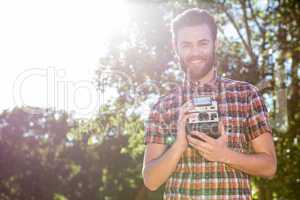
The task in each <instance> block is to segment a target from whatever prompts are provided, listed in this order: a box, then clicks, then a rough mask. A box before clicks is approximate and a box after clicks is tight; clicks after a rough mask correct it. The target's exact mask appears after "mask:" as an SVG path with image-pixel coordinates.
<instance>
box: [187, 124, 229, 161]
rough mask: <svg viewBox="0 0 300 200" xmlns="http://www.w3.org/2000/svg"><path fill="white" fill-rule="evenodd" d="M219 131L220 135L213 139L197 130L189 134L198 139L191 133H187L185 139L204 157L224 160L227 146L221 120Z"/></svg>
mask: <svg viewBox="0 0 300 200" xmlns="http://www.w3.org/2000/svg"><path fill="white" fill-rule="evenodd" d="M219 131H220V133H221V136H220V137H219V138H218V139H214V138H212V137H210V136H208V135H206V134H205V133H202V132H199V131H193V132H191V135H193V136H195V137H198V138H200V139H196V138H194V137H192V136H191V135H188V136H187V139H188V142H189V144H190V145H191V146H192V147H194V148H195V149H197V150H198V151H199V153H200V154H201V155H202V156H203V157H204V158H205V159H207V160H209V161H219V162H224V161H225V159H226V157H227V153H228V150H229V148H228V147H227V135H226V134H225V131H224V126H223V124H222V123H221V122H220V123H219Z"/></svg>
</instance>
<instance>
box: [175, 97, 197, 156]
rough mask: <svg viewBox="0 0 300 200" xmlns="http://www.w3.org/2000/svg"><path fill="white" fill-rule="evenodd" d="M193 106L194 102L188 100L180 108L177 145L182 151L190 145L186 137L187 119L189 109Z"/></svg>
mask: <svg viewBox="0 0 300 200" xmlns="http://www.w3.org/2000/svg"><path fill="white" fill-rule="evenodd" d="M192 107H193V105H192V103H191V102H189V101H187V102H186V103H184V104H183V105H182V106H181V107H180V108H179V116H178V121H177V137H176V141H175V145H177V146H178V147H179V148H180V149H182V151H184V150H185V149H186V148H187V146H188V141H187V137H186V135H187V134H186V130H185V127H186V121H187V119H188V117H189V114H190V113H189V110H191V109H192Z"/></svg>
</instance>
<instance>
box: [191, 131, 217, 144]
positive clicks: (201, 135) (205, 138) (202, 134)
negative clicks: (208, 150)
mask: <svg viewBox="0 0 300 200" xmlns="http://www.w3.org/2000/svg"><path fill="white" fill-rule="evenodd" d="M191 134H192V135H195V136H196V137H199V138H200V139H202V140H204V141H205V142H208V143H211V142H213V141H214V140H215V139H213V138H212V137H209V136H208V135H206V134H205V133H202V132H199V131H192V133H191Z"/></svg>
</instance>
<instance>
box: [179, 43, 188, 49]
mask: <svg viewBox="0 0 300 200" xmlns="http://www.w3.org/2000/svg"><path fill="white" fill-rule="evenodd" d="M181 47H182V48H183V49H186V48H189V47H190V45H187V44H186V45H182V46H181Z"/></svg>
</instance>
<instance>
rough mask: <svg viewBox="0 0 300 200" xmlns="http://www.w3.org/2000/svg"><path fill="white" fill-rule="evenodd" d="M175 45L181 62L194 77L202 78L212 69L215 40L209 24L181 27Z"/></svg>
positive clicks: (195, 78) (196, 78)
mask: <svg viewBox="0 0 300 200" xmlns="http://www.w3.org/2000/svg"><path fill="white" fill-rule="evenodd" d="M175 46H176V51H177V55H178V56H179V59H180V63H181V64H182V65H183V68H185V70H186V72H187V73H189V74H190V76H191V78H192V79H194V80H198V79H201V78H203V77H204V76H205V75H206V74H207V73H208V72H209V71H210V70H211V69H212V67H213V63H214V57H215V56H214V54H215V41H214V39H213V36H212V33H211V31H210V29H209V27H208V25H206V24H203V25H198V26H188V27H184V28H182V29H180V30H179V31H178V33H177V41H176V44H175Z"/></svg>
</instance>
